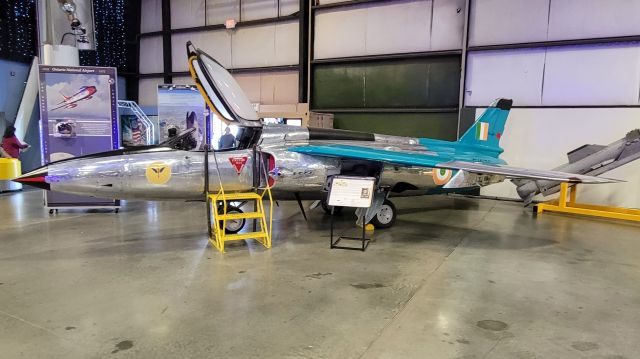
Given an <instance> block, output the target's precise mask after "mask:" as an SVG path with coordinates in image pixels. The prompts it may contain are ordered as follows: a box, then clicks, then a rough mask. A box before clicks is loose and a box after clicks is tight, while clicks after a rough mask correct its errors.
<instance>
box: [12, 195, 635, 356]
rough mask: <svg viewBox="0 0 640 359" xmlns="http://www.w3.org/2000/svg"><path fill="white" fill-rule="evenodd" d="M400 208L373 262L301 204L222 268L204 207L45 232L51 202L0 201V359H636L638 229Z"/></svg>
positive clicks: (473, 206) (448, 206)
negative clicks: (345, 246)
mask: <svg viewBox="0 0 640 359" xmlns="http://www.w3.org/2000/svg"><path fill="white" fill-rule="evenodd" d="M396 203H397V204H398V207H399V208H401V216H400V217H399V220H398V222H397V225H396V227H394V228H393V229H390V230H384V231H376V232H375V234H374V239H375V240H374V241H373V242H372V244H371V245H370V247H369V249H368V250H367V251H366V252H365V253H361V252H355V251H343V250H329V249H328V227H327V225H328V217H327V216H325V215H324V214H323V213H322V212H321V211H317V210H316V211H312V212H311V213H310V220H309V222H305V221H304V220H303V219H302V217H301V216H300V214H299V213H297V211H296V206H295V204H292V203H289V204H283V205H282V207H280V208H279V209H278V213H277V220H276V222H275V239H274V245H273V248H272V249H271V250H264V249H262V248H261V247H260V246H259V245H256V244H254V243H249V244H248V245H244V244H236V245H232V246H231V247H230V248H229V249H228V252H227V253H226V254H224V255H221V254H219V253H218V252H217V251H215V250H214V249H212V248H211V247H210V246H208V245H207V240H206V233H205V225H204V220H205V217H204V210H203V205H202V204H197V203H195V204H193V203H192V204H187V203H145V202H130V203H128V204H126V206H125V207H124V208H123V210H122V211H121V212H120V213H119V214H114V213H107V212H93V213H86V212H64V213H63V212H60V213H59V214H58V215H54V216H51V217H50V216H49V215H48V213H46V212H45V211H44V210H43V209H42V207H41V196H40V193H39V192H29V193H24V194H17V195H11V196H0V357H2V358H19V357H24V358H49V357H50V358H99V357H113V358H116V357H132V358H133V357H135V358H166V357H175V358H204V357H216V358H611V359H613V358H618V359H620V358H638V357H639V356H640V355H639V354H638V353H640V340H639V338H640V226H638V225H631V224H626V223H621V222H618V223H616V222H607V221H590V220H586V219H582V218H572V217H567V216H560V215H552V214H548V215H546V214H545V215H543V216H541V217H539V218H537V219H536V218H534V217H533V216H532V214H531V212H530V211H528V210H524V209H522V207H521V206H520V205H519V204H516V203H508V202H497V201H489V200H476V199H467V198H452V197H442V196H441V197H427V198H418V199H415V198H414V199H403V200H397V201H396ZM338 225H339V226H340V228H341V231H347V232H349V231H353V230H354V227H353V222H352V214H349V213H347V214H344V215H343V216H342V220H341V221H340V222H339V224H338Z"/></svg>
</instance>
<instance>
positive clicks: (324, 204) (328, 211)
mask: <svg viewBox="0 0 640 359" xmlns="http://www.w3.org/2000/svg"><path fill="white" fill-rule="evenodd" d="M320 205H321V206H322V210H323V211H324V213H326V214H331V207H333V206H330V205H328V204H327V201H326V200H322V201H320ZM343 209H344V207H342V206H336V207H335V209H334V211H333V213H334V214H340V213H341V212H342V210H343Z"/></svg>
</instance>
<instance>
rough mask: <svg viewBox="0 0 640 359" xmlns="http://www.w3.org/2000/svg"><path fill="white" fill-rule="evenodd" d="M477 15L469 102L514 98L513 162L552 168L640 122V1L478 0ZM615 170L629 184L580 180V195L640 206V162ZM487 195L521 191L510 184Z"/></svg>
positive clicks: (507, 137) (509, 132)
mask: <svg viewBox="0 0 640 359" xmlns="http://www.w3.org/2000/svg"><path fill="white" fill-rule="evenodd" d="M471 15H472V16H471V17H470V19H469V21H470V22H469V47H468V50H469V53H468V62H467V67H466V82H465V87H464V89H465V91H464V104H465V106H486V104H487V103H488V102H490V101H491V100H492V99H494V98H496V97H501V96H503V97H511V98H513V100H514V106H515V107H516V108H514V109H513V110H512V111H511V115H510V117H509V122H508V124H507V127H506V129H505V133H504V136H503V139H502V141H501V145H502V147H503V148H504V149H505V152H504V154H503V155H502V156H503V158H504V159H505V160H506V161H507V162H508V163H510V164H512V165H515V166H523V167H532V168H541V169H549V168H553V167H556V166H558V165H560V164H563V163H566V162H567V157H566V153H567V152H568V151H570V150H573V149H575V148H577V147H579V146H581V145H583V144H587V143H588V144H602V145H607V144H609V143H610V142H613V141H615V140H617V139H620V138H621V137H623V136H624V135H625V134H626V133H627V132H628V131H630V130H632V129H635V128H640V106H639V105H640V98H639V94H640V43H638V42H637V40H638V35H640V23H638V22H637V21H636V19H637V18H638V17H639V16H640V3H639V2H633V1H624V0H614V1H607V2H602V1H597V0H582V1H575V0H564V1H554V0H526V1H525V0H515V1H514V0H491V1H489V0H476V1H471ZM480 112H481V111H480V110H478V111H477V113H476V115H479V113H480ZM607 176H610V177H612V178H622V179H625V180H627V181H628V182H627V183H622V184H610V185H598V186H582V188H581V195H580V198H581V199H582V200H584V201H593V202H595V203H604V204H611V205H619V206H620V205H622V206H628V207H640V163H632V164H629V165H627V166H625V167H622V168H619V169H616V170H614V171H612V172H610V173H608V174H607ZM481 194H483V195H489V196H499V197H509V198H518V197H517V194H516V192H515V186H513V185H512V184H510V183H508V182H507V183H502V184H498V185H493V186H489V187H486V188H483V189H482V191H481ZM540 198H542V197H539V199H540Z"/></svg>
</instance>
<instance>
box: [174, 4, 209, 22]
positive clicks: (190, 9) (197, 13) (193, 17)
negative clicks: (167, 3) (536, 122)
mask: <svg viewBox="0 0 640 359" xmlns="http://www.w3.org/2000/svg"><path fill="white" fill-rule="evenodd" d="M204 18H205V13H204V0H171V28H172V29H181V28H186V27H196V26H204V24H205V23H204Z"/></svg>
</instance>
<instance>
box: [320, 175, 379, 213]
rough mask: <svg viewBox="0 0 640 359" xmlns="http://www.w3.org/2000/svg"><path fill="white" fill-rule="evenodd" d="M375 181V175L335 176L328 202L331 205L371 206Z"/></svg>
mask: <svg viewBox="0 0 640 359" xmlns="http://www.w3.org/2000/svg"><path fill="white" fill-rule="evenodd" d="M375 182H376V179H375V178H373V177H350V176H336V177H333V178H332V180H331V189H330V191H329V201H328V203H329V205H330V206H341V207H357V208H369V207H371V201H372V200H373V188H374V186H375Z"/></svg>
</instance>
